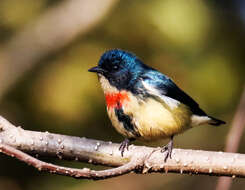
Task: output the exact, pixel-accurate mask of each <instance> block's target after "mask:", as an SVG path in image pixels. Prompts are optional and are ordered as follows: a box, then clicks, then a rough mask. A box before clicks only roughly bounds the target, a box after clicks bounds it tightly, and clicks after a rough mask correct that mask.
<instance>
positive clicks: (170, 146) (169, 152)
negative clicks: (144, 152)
mask: <svg viewBox="0 0 245 190" xmlns="http://www.w3.org/2000/svg"><path fill="white" fill-rule="evenodd" d="M172 150H173V137H171V139H170V141H169V143H168V144H167V145H165V146H164V147H162V149H161V152H166V151H167V153H166V156H165V158H164V162H166V161H167V159H168V158H170V159H172Z"/></svg>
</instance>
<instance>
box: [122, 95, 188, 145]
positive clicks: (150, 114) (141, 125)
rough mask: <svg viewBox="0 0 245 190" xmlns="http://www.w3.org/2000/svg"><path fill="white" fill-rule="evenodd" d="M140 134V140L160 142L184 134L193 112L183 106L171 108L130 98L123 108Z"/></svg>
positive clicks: (159, 103)
mask: <svg viewBox="0 0 245 190" xmlns="http://www.w3.org/2000/svg"><path fill="white" fill-rule="evenodd" d="M123 110H124V112H125V114H127V115H129V116H131V117H132V118H133V119H132V122H133V123H134V125H135V126H136V127H137V128H138V131H139V133H140V136H141V137H140V138H139V140H146V141H147V140H158V139H164V138H167V137H170V136H172V135H175V134H178V133H181V132H183V131H184V130H186V129H188V128H189V127H190V122H191V115H192V113H191V111H190V110H189V109H188V108H187V107H186V106H185V105H183V104H179V106H178V107H176V108H172V109H171V108H169V107H168V106H167V105H166V104H165V103H164V102H161V101H158V100H156V99H152V98H148V99H147V100H146V101H145V102H143V101H139V100H138V99H137V98H135V97H134V96H132V95H131V96H130V101H129V102H128V103H127V104H126V105H125V106H124V107H123Z"/></svg>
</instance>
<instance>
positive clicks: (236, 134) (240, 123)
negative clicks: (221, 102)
mask: <svg viewBox="0 0 245 190" xmlns="http://www.w3.org/2000/svg"><path fill="white" fill-rule="evenodd" d="M231 126H232V127H231V129H230V132H229V133H228V136H227V141H226V147H225V152H237V150H238V148H239V144H240V141H241V137H242V134H243V131H244V127H245V86H244V89H243V93H242V96H241V100H240V103H239V105H238V108H237V111H236V114H235V117H234V119H233V122H232V125H231ZM231 184H232V180H231V179H230V178H225V177H221V178H219V180H218V183H217V187H216V190H229V189H230V187H231Z"/></svg>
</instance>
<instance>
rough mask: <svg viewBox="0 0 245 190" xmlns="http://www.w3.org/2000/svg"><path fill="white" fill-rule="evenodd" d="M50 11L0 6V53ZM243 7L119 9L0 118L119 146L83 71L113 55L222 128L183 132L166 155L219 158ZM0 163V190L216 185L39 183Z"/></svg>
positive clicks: (234, 96) (175, 3)
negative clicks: (214, 153)
mask: <svg viewBox="0 0 245 190" xmlns="http://www.w3.org/2000/svg"><path fill="white" fill-rule="evenodd" d="M56 3H59V1H51V0H45V1H38V0H37V1H32V0H21V1H19V0H1V2H0V43H7V42H8V40H9V39H11V37H13V36H14V35H15V33H18V31H19V30H20V29H21V28H22V27H24V26H25V25H26V24H30V23H34V22H35V19H37V18H38V17H39V16H40V15H41V14H42V13H43V12H45V11H46V10H48V8H50V6H54V5H55V4H56ZM95 6H96V5H95ZM244 6H245V3H244V1H242V0H236V1H228V0H226V1H202V0H188V1H184V0H165V1H161V0H152V1H147V0H135V1H130V0H125V1H120V2H119V3H118V5H117V6H116V7H115V8H114V10H112V11H111V12H110V13H109V14H108V15H107V17H105V18H104V20H103V21H102V22H101V23H99V24H98V25H97V27H96V28H95V29H93V30H92V31H90V32H89V33H87V34H86V35H85V36H78V37H77V38H76V40H75V41H73V42H72V43H70V44H69V45H68V46H67V47H65V48H63V49H61V50H59V51H58V52H56V53H53V54H51V55H50V56H49V57H46V58H43V59H42V60H39V62H40V64H39V65H38V66H37V67H35V68H33V69H32V70H31V71H30V72H28V73H27V74H26V75H25V76H24V77H23V78H22V79H21V80H20V81H19V82H18V83H17V84H16V85H15V87H14V88H13V89H12V90H11V91H10V92H9V93H8V94H7V95H6V96H5V97H4V99H3V100H2V102H0V104H1V106H0V111H1V114H2V115H4V116H6V117H7V118H8V119H9V120H10V121H13V122H15V123H17V124H20V125H23V127H24V128H26V129H31V130H41V131H50V132H56V133H63V134H70V135H79V136H86V137H90V138H97V139H103V140H113V141H116V142H120V141H121V140H122V137H121V136H120V135H118V134H117V133H116V132H115V130H114V129H113V128H112V127H111V124H110V121H109V120H108V118H107V115H106V109H105V105H104V97H103V93H102V91H101V89H100V86H99V83H98V81H97V77H96V76H95V75H93V74H91V73H88V72H87V70H88V69H89V68H90V67H92V66H95V65H96V64H97V62H98V60H99V57H100V55H101V54H102V53H103V52H104V51H105V50H106V49H111V48H121V49H126V50H128V51H132V52H134V53H136V54H137V55H138V56H139V57H140V58H141V59H142V60H143V61H144V62H145V63H146V64H149V65H151V66H153V67H155V68H157V69H159V70H161V71H162V72H164V73H165V74H167V75H168V76H170V77H171V78H173V79H174V81H176V83H177V84H178V85H179V86H180V87H181V88H182V89H184V90H185V91H186V92H188V93H189V94H191V96H192V97H193V98H194V99H196V100H197V101H198V102H199V103H200V105H201V107H202V108H204V109H205V110H206V111H207V112H208V113H210V114H212V115H214V116H216V117H219V118H222V119H223V120H225V121H227V123H228V124H227V125H226V126H224V127H221V128H213V127H198V128H195V129H192V130H189V131H187V132H186V133H185V134H183V135H179V136H178V137H176V143H175V145H176V147H181V148H193V149H206V150H222V149H223V147H224V144H225V139H226V135H227V132H228V130H229V126H230V123H231V121H232V118H233V115H234V111H235V109H236V106H237V103H238V101H239V98H240V93H241V91H242V87H243V84H244V82H245V67H244V61H245V54H244V52H245V48H244V44H245V31H244V29H245V19H244V18H245V16H244V9H242V8H241V7H244ZM54 27H55V26H54ZM47 35H49V34H47ZM207 139H208V140H207ZM165 142H166V141H165ZM244 142H245V139H244V138H243V139H242V143H241V147H240V150H239V151H240V152H243V153H245V151H244V148H245V143H244ZM0 163H1V165H0V166H1V172H0V176H1V177H0V189H13V190H22V189H27V190H31V189H35V190H38V189H60V190H66V189H69V190H76V189H80V188H83V189H114V188H117V189H118V190H120V189H134V190H137V189H162V188H163V187H164V189H187V188H190V189H211V188H212V189H213V188H214V186H215V183H216V179H217V178H215V177H206V176H196V177H189V176H181V175H176V174H175V175H173V174H171V175H169V174H168V175H164V176H163V175H160V174H152V175H148V176H136V175H133V174H132V175H128V176H123V177H119V178H116V179H110V180H106V181H100V182H90V181H89V182H88V181H85V180H83V181H78V180H74V179H70V178H67V177H61V176H54V175H50V174H46V173H42V174H40V173H38V172H37V171H36V170H35V169H33V168H31V167H29V166H26V165H25V164H22V163H20V162H18V161H16V160H13V159H11V158H7V157H5V156H2V155H1V156H0ZM69 164H70V165H71V166H76V167H83V165H84V164H81V163H79V164H78V163H76V164H74V163H68V165H69ZM121 184H124V185H123V186H122V185H121ZM241 185H243V186H244V185H245V183H244V181H242V180H235V183H234V186H233V189H241Z"/></svg>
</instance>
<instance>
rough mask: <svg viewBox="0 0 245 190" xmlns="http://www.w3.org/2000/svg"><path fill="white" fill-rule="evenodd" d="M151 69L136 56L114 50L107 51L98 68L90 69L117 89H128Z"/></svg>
mask: <svg viewBox="0 0 245 190" xmlns="http://www.w3.org/2000/svg"><path fill="white" fill-rule="evenodd" d="M148 69H150V67H148V66H146V65H145V64H143V63H142V61H141V60H139V58H138V57H136V56H135V55H134V54H132V53H129V52H126V51H123V50H119V49H114V50H109V51H106V52H105V53H104V54H103V55H102V56H101V58H100V60H99V64H98V66H97V67H93V68H91V69H89V71H90V72H96V73H98V74H100V75H102V76H104V77H105V78H106V79H107V80H108V81H109V83H110V84H111V85H112V86H114V87H116V88H117V89H119V90H121V89H128V88H129V86H130V85H131V84H132V83H134V81H135V80H137V78H138V77H139V76H140V75H141V74H142V73H144V72H145V70H148Z"/></svg>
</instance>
